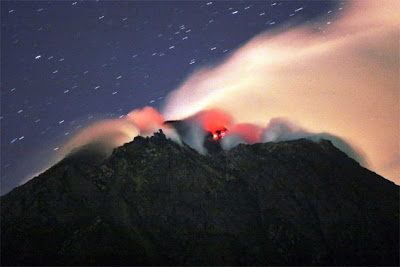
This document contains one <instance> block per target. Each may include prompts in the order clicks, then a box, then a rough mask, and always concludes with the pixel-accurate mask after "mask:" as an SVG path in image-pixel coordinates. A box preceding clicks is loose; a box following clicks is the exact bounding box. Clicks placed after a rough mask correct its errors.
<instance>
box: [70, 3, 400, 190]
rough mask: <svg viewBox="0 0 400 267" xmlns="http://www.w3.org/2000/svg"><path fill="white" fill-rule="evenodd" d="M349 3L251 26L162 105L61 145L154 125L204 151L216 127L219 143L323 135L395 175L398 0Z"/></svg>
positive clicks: (123, 135)
mask: <svg viewBox="0 0 400 267" xmlns="http://www.w3.org/2000/svg"><path fill="white" fill-rule="evenodd" d="M350 4H351V6H349V7H348V8H347V9H346V11H345V12H344V13H343V14H341V16H340V17H339V18H337V20H336V21H334V22H332V23H331V24H326V22H325V23H315V24H312V26H310V25H307V26H300V27H298V28H295V29H290V30H287V31H284V30H280V31H276V32H274V33H271V32H268V33H265V34H261V35H259V36H256V37H255V38H253V39H252V40H250V41H249V42H248V43H247V44H245V45H244V46H243V47H241V48H240V49H238V50H237V51H236V52H235V53H233V54H232V55H231V56H230V57H229V58H228V59H227V60H226V61H225V62H224V63H222V64H220V65H218V66H215V67H208V68H203V69H200V70H198V71H197V72H195V73H194V74H193V75H192V76H190V77H189V78H188V79H187V80H186V81H185V82H184V83H183V84H182V85H181V86H180V87H179V88H178V89H177V90H175V91H174V92H172V93H171V94H170V95H169V97H168V100H167V102H166V105H165V107H164V110H163V112H162V114H163V115H161V114H160V113H158V112H157V111H156V110H155V109H153V108H150V107H146V108H144V109H142V110H134V111H132V112H131V113H129V114H128V115H127V116H126V117H124V118H121V119H116V120H109V121H103V122H99V123H96V124H94V125H92V126H90V127H89V128H87V129H86V130H84V131H83V132H81V133H80V134H78V135H77V136H76V137H75V138H74V139H72V140H71V141H70V142H68V143H67V144H66V145H65V146H64V148H63V153H64V154H66V153H68V151H71V149H73V148H76V147H80V146H82V145H85V144H88V143H91V142H94V141H103V142H105V143H106V144H107V145H108V147H111V148H112V147H115V146H119V145H122V144H123V143H125V142H128V141H131V140H132V139H133V137H134V136H136V135H138V134H141V135H149V134H151V133H152V132H154V131H157V130H158V129H159V128H163V130H164V132H165V133H167V135H168V136H169V137H170V138H172V139H173V140H175V141H177V142H181V141H183V142H185V143H186V144H188V145H190V146H191V147H193V148H194V149H196V150H198V151H199V152H201V153H206V152H207V151H206V149H205V148H204V146H203V145H204V139H205V138H206V136H207V134H208V132H212V133H215V132H216V131H220V130H224V128H225V127H226V128H227V129H228V130H227V131H226V133H225V132H223V135H224V138H223V139H222V141H221V145H222V147H223V148H224V149H230V148H232V147H234V146H236V145H237V144H239V143H248V144H253V143H256V142H270V141H284V140H291V139H297V138H303V137H306V138H311V139H315V140H318V139H319V138H326V139H329V140H331V141H332V142H333V143H334V144H335V145H336V146H337V147H338V148H340V149H342V150H343V151H345V152H346V153H347V154H348V155H349V156H351V157H353V158H355V159H356V160H358V161H359V162H360V163H362V164H364V166H366V165H368V167H369V168H370V169H372V170H374V171H376V172H378V173H379V174H381V175H383V176H384V177H386V178H389V179H390V180H392V181H394V182H396V183H397V184H400V180H399V173H400V156H399V143H398V142H399V140H400V136H399V111H400V110H399V78H398V77H399V76H398V75H399V73H398V71H399V51H398V49H399V47H398V45H399V28H398V27H399V24H400V17H399V16H398V14H400V7H399V2H398V1H396V0H394V1H382V0H381V1H367V0H365V1H352V2H351V3H350ZM350 4H349V5H350ZM283 118H289V119H283ZM165 119H167V120H178V119H179V120H184V122H183V124H182V125H183V126H182V127H183V128H184V131H183V132H181V133H179V135H178V133H177V132H175V130H174V127H170V126H168V125H165V124H163V122H164V121H165ZM299 125H301V126H299ZM178 132H179V131H178ZM337 135H340V137H338V136H337ZM367 162H368V164H367Z"/></svg>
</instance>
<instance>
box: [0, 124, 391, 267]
mask: <svg viewBox="0 0 400 267" xmlns="http://www.w3.org/2000/svg"><path fill="white" fill-rule="evenodd" d="M82 151H89V152H90V153H86V152H85V153H80V154H79V153H78V154H74V155H73V156H71V157H69V158H68V159H66V160H63V161H61V162H60V163H58V164H57V165H55V166H53V167H52V168H50V169H49V170H48V171H46V172H45V173H43V174H41V175H40V176H38V177H36V178H34V179H33V180H31V181H30V182H28V183H26V184H25V185H22V186H20V187H18V188H16V189H14V190H13V191H11V192H10V193H8V194H6V195H5V196H3V197H2V198H1V203H2V212H1V225H2V232H1V233H2V235H1V256H2V257H1V263H2V265H367V264H368V265H371V264H372V265H398V264H399V227H398V226H399V225H398V222H399V213H398V207H399V200H398V192H399V191H398V190H399V187H398V186H396V185H394V184H393V183H391V182H389V181H387V180H385V179H384V178H383V177H380V176H378V175H377V174H375V173H373V172H370V171H369V170H367V169H365V168H362V167H361V166H360V165H359V164H358V163H357V162H355V161H354V160H352V159H351V158H349V157H347V156H346V154H344V153H343V152H341V151H340V150H338V149H337V148H336V147H334V146H333V145H332V143H331V142H329V141H325V140H321V141H320V142H313V141H310V140H306V139H300V140H294V141H287V142H279V143H266V144H254V145H243V144H242V145H238V146H236V147H234V148H232V149H231V150H229V151H220V152H218V153H210V154H206V155H201V154H199V153H198V152H196V151H195V150H193V149H191V148H190V147H188V146H187V145H179V144H177V143H175V142H173V141H171V140H169V139H168V138H166V136H165V135H164V133H163V132H162V131H159V132H158V133H155V134H154V135H153V136H151V137H136V138H135V139H134V140H133V141H132V142H130V143H127V144H125V145H123V146H121V147H118V148H116V149H114V151H113V153H112V154H111V156H109V157H108V158H106V159H105V160H100V161H91V160H90V159H88V157H89V158H90V157H92V154H91V151H93V150H92V149H88V150H82ZM88 162H90V164H89V163H88Z"/></svg>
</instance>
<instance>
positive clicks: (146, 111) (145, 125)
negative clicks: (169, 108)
mask: <svg viewBox="0 0 400 267" xmlns="http://www.w3.org/2000/svg"><path fill="white" fill-rule="evenodd" d="M126 119H128V120H129V121H131V122H132V123H133V124H134V125H136V127H138V128H139V129H140V133H141V135H148V134H152V133H154V132H156V131H158V129H160V128H161V126H162V125H163V123H164V121H165V119H164V117H163V116H162V115H161V114H160V113H158V111H157V110H155V109H154V108H152V107H145V108H143V109H136V110H133V111H132V112H130V113H129V114H128V115H127V116H126Z"/></svg>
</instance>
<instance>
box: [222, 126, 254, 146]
mask: <svg viewBox="0 0 400 267" xmlns="http://www.w3.org/2000/svg"><path fill="white" fill-rule="evenodd" d="M261 132H262V129H261V127H259V126H257V125H255V124H251V123H240V124H236V125H234V126H232V128H229V133H234V134H239V135H241V136H242V137H244V139H245V140H246V142H248V143H249V144H254V143H257V142H260V137H261Z"/></svg>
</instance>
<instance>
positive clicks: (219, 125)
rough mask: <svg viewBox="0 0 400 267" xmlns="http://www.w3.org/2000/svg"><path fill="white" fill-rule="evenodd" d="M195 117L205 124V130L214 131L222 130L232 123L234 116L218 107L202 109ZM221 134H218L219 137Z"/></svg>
mask: <svg viewBox="0 0 400 267" xmlns="http://www.w3.org/2000/svg"><path fill="white" fill-rule="evenodd" d="M194 119H195V120H196V121H198V122H199V123H201V125H203V127H204V130H206V131H208V132H212V133H216V132H217V131H221V129H224V128H225V127H229V125H231V124H232V122H233V120H232V117H231V116H230V115H229V114H227V113H225V112H223V111H221V110H218V109H211V110H204V111H200V112H199V113H197V114H196V115H194ZM219 135H220V134H218V137H220V136H219Z"/></svg>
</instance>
